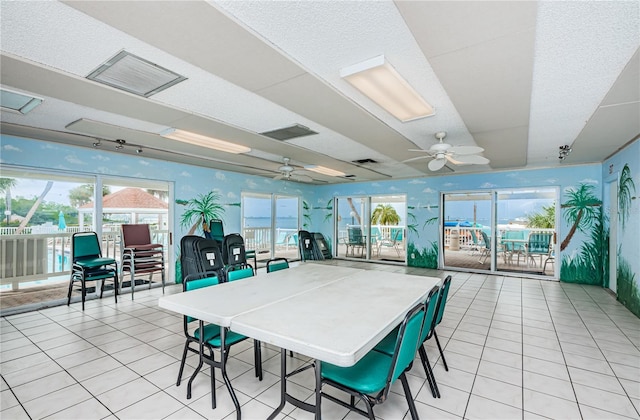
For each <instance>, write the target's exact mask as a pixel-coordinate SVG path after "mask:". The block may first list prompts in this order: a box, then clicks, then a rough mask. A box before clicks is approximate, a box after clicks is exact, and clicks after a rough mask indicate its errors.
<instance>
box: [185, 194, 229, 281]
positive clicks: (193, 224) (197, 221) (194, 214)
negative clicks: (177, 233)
mask: <svg viewBox="0 0 640 420" xmlns="http://www.w3.org/2000/svg"><path fill="white" fill-rule="evenodd" d="M220 198H221V197H220V194H218V193H216V192H215V191H209V192H208V193H206V194H198V195H197V196H196V197H194V198H192V199H190V200H176V204H180V205H183V206H186V207H187V209H186V210H185V212H184V213H182V216H181V217H180V226H182V227H183V228H187V227H189V226H190V229H189V231H188V232H187V235H193V234H194V233H195V232H196V230H199V231H200V232H202V233H204V231H205V230H206V229H209V221H210V220H213V219H222V215H223V214H224V211H225V209H224V207H223V206H222V205H221V204H220ZM198 228H199V229H198ZM176 279H178V280H180V281H181V280H182V269H181V265H180V248H179V247H178V256H177V258H176Z"/></svg>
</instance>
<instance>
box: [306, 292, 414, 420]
mask: <svg viewBox="0 0 640 420" xmlns="http://www.w3.org/2000/svg"><path fill="white" fill-rule="evenodd" d="M424 318H425V306H424V304H423V303H420V304H419V305H417V306H415V307H414V308H413V309H411V310H410V311H409V312H408V313H407V314H406V316H405V318H404V320H403V321H402V324H400V327H399V328H398V333H397V337H396V340H395V342H394V347H393V353H392V355H388V354H384V353H382V352H379V351H376V350H371V351H370V352H369V353H367V354H366V355H365V356H364V357H363V358H362V359H360V361H358V363H356V364H355V365H353V366H350V367H340V366H335V365H332V364H330V363H324V362H319V361H318V362H317V363H320V375H321V384H320V386H319V387H318V388H319V389H316V392H317V393H320V398H316V401H318V406H317V407H316V410H318V413H321V401H322V397H324V398H327V399H329V400H331V401H333V402H335V403H337V404H340V405H342V406H343V407H346V408H348V409H350V410H353V411H356V412H357V413H359V414H362V415H363V416H366V417H369V419H370V420H375V416H374V414H373V406H374V405H376V404H381V403H383V402H384V401H385V400H386V399H387V396H388V394H389V389H390V388H391V385H392V384H393V383H394V382H395V381H396V380H397V379H400V382H402V387H403V389H404V394H405V398H406V399H407V403H408V404H409V412H410V413H411V418H412V419H417V418H418V413H417V411H416V407H415V403H414V401H413V397H412V395H411V389H410V388H409V383H408V381H407V377H406V374H405V372H407V371H408V370H410V369H411V366H412V363H413V359H414V358H415V355H416V351H417V349H418V344H419V339H420V332H421V330H422V325H423V323H424ZM326 385H329V386H332V387H334V388H337V389H339V390H341V391H344V392H346V393H347V394H349V395H351V401H350V403H347V402H345V401H342V400H340V399H338V398H336V397H334V396H333V395H330V394H326V393H325V392H323V391H322V387H323V386H326ZM355 398H359V399H360V400H361V401H362V402H364V404H365V407H366V409H367V411H364V410H362V409H360V408H359V407H356V405H355Z"/></svg>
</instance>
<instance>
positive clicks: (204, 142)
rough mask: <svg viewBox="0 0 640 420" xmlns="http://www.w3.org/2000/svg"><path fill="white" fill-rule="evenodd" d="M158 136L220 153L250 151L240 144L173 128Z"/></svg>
mask: <svg viewBox="0 0 640 420" xmlns="http://www.w3.org/2000/svg"><path fill="white" fill-rule="evenodd" d="M160 135H161V136H162V137H166V138H168V139H172V140H177V141H181V142H183V143H189V144H193V145H194V146H201V147H207V148H209V149H214V150H219V151H221V152H227V153H235V154H240V153H248V152H250V151H251V148H249V147H247V146H242V145H240V144H235V143H231V142H228V141H225V140H220V139H216V138H213V137H208V136H203V135H201V134H196V133H192V132H190V131H185V130H178V129H175V128H171V129H169V130H166V131H163V132H162V133H160Z"/></svg>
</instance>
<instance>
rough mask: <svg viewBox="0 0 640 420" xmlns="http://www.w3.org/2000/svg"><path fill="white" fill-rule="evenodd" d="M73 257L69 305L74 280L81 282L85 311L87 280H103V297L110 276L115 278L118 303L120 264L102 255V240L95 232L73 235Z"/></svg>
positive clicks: (115, 293) (101, 292)
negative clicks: (100, 240) (99, 239)
mask: <svg viewBox="0 0 640 420" xmlns="http://www.w3.org/2000/svg"><path fill="white" fill-rule="evenodd" d="M71 258H72V259H71V260H72V266H71V276H70V279H69V293H68V294H67V305H69V304H70V303H71V292H72V291H73V283H74V282H76V281H79V282H80V287H81V291H82V310H83V311H84V301H85V299H86V296H87V285H86V282H88V281H98V280H102V282H101V285H100V299H102V294H103V293H104V284H105V282H106V280H107V279H110V278H111V279H113V291H114V292H113V294H114V296H115V299H116V303H118V266H117V263H116V260H115V259H113V258H103V257H102V251H101V250H100V242H99V241H98V235H97V234H96V233H95V232H77V233H74V234H73V235H72V236H71Z"/></svg>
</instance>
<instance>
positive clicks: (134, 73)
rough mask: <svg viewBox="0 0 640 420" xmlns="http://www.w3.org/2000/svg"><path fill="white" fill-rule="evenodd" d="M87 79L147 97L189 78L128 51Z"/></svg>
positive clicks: (106, 63) (102, 66)
mask: <svg viewBox="0 0 640 420" xmlns="http://www.w3.org/2000/svg"><path fill="white" fill-rule="evenodd" d="M87 79H89V80H93V81H96V82H100V83H103V84H105V85H109V86H111V87H114V88H117V89H121V90H124V91H127V92H131V93H134V94H136V95H140V96H144V97H145V98H147V97H149V96H151V95H154V94H156V93H158V92H160V91H163V90H165V89H167V88H168V87H170V86H173V85H175V84H176V83H180V82H182V81H183V80H186V79H187V78H186V77H184V76H181V75H179V74H177V73H174V72H172V71H171V70H167V69H165V68H164V67H160V66H158V65H157V64H154V63H152V62H150V61H147V60H145V59H143V58H140V57H137V56H135V55H133V54H130V53H128V52H126V51H120V52H119V53H118V54H116V55H115V57H113V58H111V59H109V60H107V62H105V63H104V64H101V65H100V66H99V67H98V68H97V69H95V70H94V71H92V72H91V74H89V75H88V76H87Z"/></svg>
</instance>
